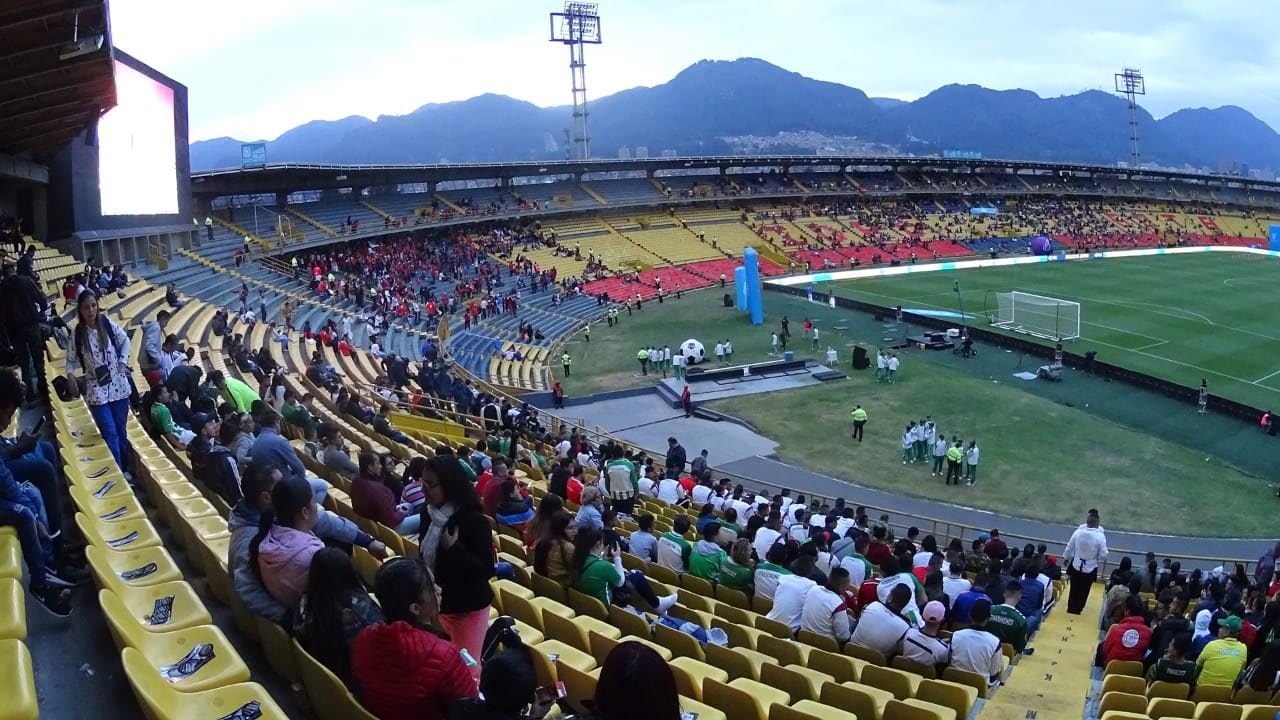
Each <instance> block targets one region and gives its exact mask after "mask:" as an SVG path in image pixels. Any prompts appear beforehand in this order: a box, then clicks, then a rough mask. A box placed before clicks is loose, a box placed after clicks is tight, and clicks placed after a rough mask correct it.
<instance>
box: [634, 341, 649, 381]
mask: <svg viewBox="0 0 1280 720" xmlns="http://www.w3.org/2000/svg"><path fill="white" fill-rule="evenodd" d="M636 360H639V361H640V374H642V375H648V374H649V348H646V347H642V348H640V352H638V353H636Z"/></svg>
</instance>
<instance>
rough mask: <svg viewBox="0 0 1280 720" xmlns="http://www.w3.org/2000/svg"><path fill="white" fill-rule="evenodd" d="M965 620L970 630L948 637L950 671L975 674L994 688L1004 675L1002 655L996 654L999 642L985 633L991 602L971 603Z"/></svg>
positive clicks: (998, 650) (957, 632)
mask: <svg viewBox="0 0 1280 720" xmlns="http://www.w3.org/2000/svg"><path fill="white" fill-rule="evenodd" d="M969 616H970V619H971V620H972V622H973V626H972V627H967V628H964V629H963V630H957V631H955V632H954V633H952V634H951V667H954V668H957V669H959V670H968V671H969V672H974V673H978V674H979V675H981V676H983V677H985V678H987V682H988V683H989V684H991V685H995V684H997V683H999V682H1000V675H1001V673H1003V672H1004V655H1003V653H1001V651H1000V639H999V638H997V637H996V636H995V635H992V634H991V633H989V632H987V631H986V625H987V621H988V620H989V619H990V618H991V602H990V601H989V600H986V599H979V600H977V601H975V602H974V603H973V607H972V609H971V610H970V612H969Z"/></svg>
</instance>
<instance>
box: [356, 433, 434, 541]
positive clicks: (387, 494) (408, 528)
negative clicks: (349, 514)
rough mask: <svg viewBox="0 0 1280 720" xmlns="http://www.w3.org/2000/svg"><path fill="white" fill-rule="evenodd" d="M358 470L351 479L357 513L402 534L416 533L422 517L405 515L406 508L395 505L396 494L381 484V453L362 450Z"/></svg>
mask: <svg viewBox="0 0 1280 720" xmlns="http://www.w3.org/2000/svg"><path fill="white" fill-rule="evenodd" d="M359 470H360V472H359V473H358V474H357V475H356V479H355V480H353V481H352V482H351V508H352V509H353V510H355V511H356V514H357V515H359V516H360V517H363V518H367V519H369V520H372V521H374V522H376V523H379V524H381V525H384V526H386V527H389V528H391V529H392V530H394V531H396V532H397V533H399V534H401V535H417V534H418V528H419V527H420V526H421V522H422V517H421V515H409V514H406V510H407V508H406V507H405V506H402V505H397V504H396V494H395V493H394V492H392V490H391V488H389V487H387V486H386V485H384V484H383V483H382V478H381V474H380V473H379V464H378V456H377V455H374V454H373V453H371V452H362V453H360V465H359Z"/></svg>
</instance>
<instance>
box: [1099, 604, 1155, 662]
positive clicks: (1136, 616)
mask: <svg viewBox="0 0 1280 720" xmlns="http://www.w3.org/2000/svg"><path fill="white" fill-rule="evenodd" d="M1124 608H1125V618H1124V619H1123V620H1121V621H1120V622H1118V623H1116V624H1115V625H1112V626H1111V629H1110V630H1108V631H1107V637H1106V639H1105V640H1103V641H1102V645H1101V647H1100V648H1099V649H1098V658H1099V660H1100V663H1099V664H1100V666H1101V667H1106V666H1107V663H1109V662H1111V661H1112V660H1141V659H1142V656H1143V655H1145V654H1146V652H1147V648H1148V647H1149V646H1150V645H1151V628H1149V627H1147V618H1146V614H1147V603H1146V601H1145V600H1143V599H1142V597H1141V596H1138V595H1130V596H1129V597H1128V598H1126V599H1125V602H1124Z"/></svg>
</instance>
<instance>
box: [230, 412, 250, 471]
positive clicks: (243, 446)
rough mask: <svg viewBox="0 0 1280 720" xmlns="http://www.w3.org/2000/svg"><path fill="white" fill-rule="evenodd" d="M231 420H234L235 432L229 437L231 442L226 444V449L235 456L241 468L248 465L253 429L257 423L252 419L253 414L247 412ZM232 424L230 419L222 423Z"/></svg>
mask: <svg viewBox="0 0 1280 720" xmlns="http://www.w3.org/2000/svg"><path fill="white" fill-rule="evenodd" d="M233 420H235V421H236V422H235V423H234V425H235V427H236V428H237V432H236V434H235V436H234V437H233V438H232V439H231V444H229V445H227V449H228V450H230V451H231V454H232V455H234V456H235V459H236V464H237V465H239V466H240V469H241V470H243V469H244V468H246V467H248V466H249V461H250V459H251V458H252V457H253V443H254V440H255V438H254V437H253V431H254V429H255V428H256V427H257V423H255V422H254V421H253V416H252V415H250V414H249V413H244V414H242V415H240V416H239V417H236V418H233ZM232 424H233V423H232V422H231V421H230V420H229V421H228V422H226V423H224V425H232ZM224 444H225V443H224Z"/></svg>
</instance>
